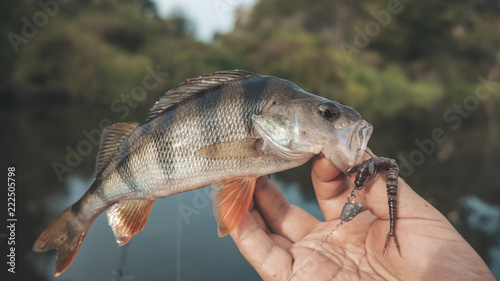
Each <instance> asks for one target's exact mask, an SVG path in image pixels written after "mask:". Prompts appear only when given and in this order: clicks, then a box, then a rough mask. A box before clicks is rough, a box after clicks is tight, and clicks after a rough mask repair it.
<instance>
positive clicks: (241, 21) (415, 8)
mask: <svg viewBox="0 0 500 281" xmlns="http://www.w3.org/2000/svg"><path fill="white" fill-rule="evenodd" d="M0 7H1V9H0V18H1V21H0V30H1V34H2V38H3V39H2V43H1V44H0V116H1V120H2V121H1V122H0V126H1V131H2V137H1V138H0V144H1V147H2V156H1V158H0V161H1V163H2V166H1V167H2V169H3V171H4V173H5V174H7V167H10V166H14V167H15V168H16V176H15V177H16V186H17V189H16V217H17V218H18V221H17V223H16V274H15V275H13V274H10V273H7V271H6V270H2V272H1V273H0V276H2V278H1V279H2V280H65V281H66V280H67V281H69V280H75V281H76V280H200V279H203V280H233V279H235V278H237V279H238V280H258V279H259V277H258V275H257V274H256V273H255V271H254V270H253V269H252V268H251V267H250V266H249V265H248V264H247V263H246V261H245V260H244V258H243V257H242V256H241V255H240V254H239V252H238V250H237V248H236V247H235V245H234V243H233V242H232V241H231V239H230V238H228V237H225V238H223V239H219V238H217V234H216V222H215V219H214V218H213V215H212V212H211V208H212V206H211V203H210V202H209V199H208V197H207V194H208V192H209V189H202V190H199V191H196V192H189V193H185V194H180V195H176V196H172V197H170V198H166V199H161V200H157V201H156V203H155V205H154V207H153V210H152V212H151V217H150V219H149V222H148V224H147V226H146V228H145V230H144V231H142V232H141V233H139V234H138V235H136V236H135V237H134V239H132V240H131V242H130V243H129V244H127V246H125V247H118V246H117V245H116V243H115V242H114V238H113V234H112V231H111V229H110V228H109V226H107V223H106V220H105V216H100V217H99V218H98V219H97V220H96V222H95V223H94V225H93V226H92V228H91V229H90V232H89V234H88V236H87V238H86V239H85V242H84V243H83V244H82V247H81V249H80V252H79V253H78V255H77V256H76V258H75V260H74V262H73V264H72V265H71V266H70V267H69V269H68V270H67V271H66V272H65V273H63V274H62V275H61V276H60V277H58V278H57V279H54V278H53V277H52V274H53V272H54V264H55V255H54V253H53V252H51V253H43V254H42V253H34V252H32V251H31V247H32V245H33V243H34V241H35V239H36V238H37V237H38V235H39V234H40V233H41V232H42V231H43V229H44V228H45V227H46V226H47V225H48V224H49V223H50V222H52V221H53V220H54V219H55V217H56V216H57V215H58V214H59V213H60V212H61V211H62V210H64V209H65V208H66V207H67V206H69V205H70V204H72V203H73V202H75V201H76V200H77V199H78V198H79V197H80V196H81V195H82V194H83V193H84V192H85V191H86V190H87V188H88V187H89V186H90V184H91V182H92V175H93V173H94V163H95V156H96V154H97V149H98V143H99V141H98V139H99V136H100V133H101V132H102V129H103V128H104V127H105V126H107V125H109V124H110V123H111V122H142V121H143V120H145V117H146V115H147V112H148V110H149V108H150V107H151V106H152V105H153V103H154V102H155V101H156V100H157V99H158V97H159V96H160V95H162V93H163V92H165V91H166V90H168V89H170V88H172V87H174V86H176V85H177V84H178V83H180V82H181V81H183V80H184V79H186V78H190V77H196V76H199V75H201V74H204V73H209V72H213V71H218V70H228V69H246V70H250V71H254V72H257V73H260V74H265V75H273V76H278V77H281V78H285V79H288V80H290V81H292V82H294V83H295V84H297V85H298V86H299V87H301V88H303V89H304V90H306V91H309V92H311V93H314V94H317V95H321V96H324V97H327V98H329V99H333V100H337V101H340V102H342V103H345V104H348V105H350V106H352V107H353V108H355V109H356V110H357V111H358V112H360V113H361V115H362V116H364V118H365V119H366V120H367V121H369V122H370V123H372V124H373V125H374V128H375V130H374V133H373V136H372V138H371V141H370V147H371V148H372V150H373V151H374V152H375V153H376V154H378V155H380V156H386V157H390V158H395V159H396V160H397V161H398V163H399V164H400V166H401V176H402V177H403V178H404V179H405V180H406V181H407V182H408V183H409V184H410V185H411V186H412V187H413V188H414V189H415V190H416V191H417V192H418V193H419V194H420V195H421V196H422V197H424V198H425V199H427V200H428V201H429V202H430V203H431V204H433V205H434V206H435V207H436V208H438V209H439V210H440V211H441V212H442V213H443V214H444V215H445V216H446V217H447V218H448V219H449V220H450V221H451V222H452V223H453V225H454V226H455V227H456V228H457V229H458V231H459V232H460V233H461V234H462V235H463V236H464V237H465V238H466V239H467V241H468V242H469V243H470V244H471V245H472V246H473V247H474V248H475V249H476V251H477V252H478V253H479V254H480V255H481V256H482V258H483V259H484V260H485V261H486V263H487V264H488V265H489V266H490V268H491V269H492V270H493V271H494V273H495V274H496V277H497V278H500V238H499V237H500V180H499V177H498V174H497V173H498V172H499V171H500V132H499V130H500V107H499V105H500V32H499V27H500V2H499V1H497V0H458V1H442V0H439V1H436V0H432V1H431V0H421V1H410V0H408V1H407V0H399V1H398V0H387V1H366V0H365V1H356V0H353V1H334V0H316V1H301V0H286V1H285V0H248V1H244V0H206V1H201V0H198V1H196V0H193V1H180V0H179V1H169V0H161V1H160V0H157V1H151V0H121V1H118V0H108V1H100V0H86V1H83V0H82V1H71V0H41V1H38V2H37V1H28V0H18V1H3V2H2V3H1V4H0ZM309 173H310V165H309V164H307V165H304V166H303V167H300V168H297V169H294V170H293V171H292V172H283V173H279V174H277V175H275V176H273V179H275V180H276V181H278V182H279V184H280V187H281V188H282V190H283V192H284V193H285V195H286V196H287V198H289V200H290V201H291V202H292V203H295V204H298V205H300V206H301V207H303V208H305V209H306V210H308V211H310V212H312V213H313V214H314V215H315V216H317V217H318V218H322V217H321V213H320V211H319V209H318V207H317V204H316V202H315V198H314V194H313V191H312V187H311V183H310V174H309ZM2 190H5V191H2V198H4V194H6V193H7V191H6V187H5V189H2ZM5 201H6V200H5ZM2 208H5V210H2V211H1V212H0V213H1V214H2V216H5V214H6V209H7V206H6V205H4V204H3V203H2ZM1 221H2V222H6V219H4V218H2V220H1ZM2 224H3V223H2ZM7 236H8V230H7V229H6V228H5V227H2V228H0V247H1V253H2V258H1V259H2V261H3V260H4V259H6V255H4V253H7ZM400 239H403V238H400ZM2 264H4V265H5V264H6V262H2ZM3 276H5V278H4V277H3Z"/></svg>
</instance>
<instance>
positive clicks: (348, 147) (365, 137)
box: [339, 120, 373, 171]
mask: <svg viewBox="0 0 500 281" xmlns="http://www.w3.org/2000/svg"><path fill="white" fill-rule="evenodd" d="M372 132H373V126H372V125H371V124H370V123H368V122H366V121H365V120H360V121H359V122H357V123H355V124H353V125H351V126H347V127H345V128H343V129H342V130H341V132H340V138H339V142H340V147H342V148H343V150H344V151H343V154H344V156H345V158H346V160H347V161H345V165H343V166H344V167H339V168H340V169H342V170H343V171H347V169H349V168H350V167H352V166H354V165H357V164H359V163H361V159H362V155H363V153H365V151H366V148H367V145H368V141H369V140H370V136H371V135H372Z"/></svg>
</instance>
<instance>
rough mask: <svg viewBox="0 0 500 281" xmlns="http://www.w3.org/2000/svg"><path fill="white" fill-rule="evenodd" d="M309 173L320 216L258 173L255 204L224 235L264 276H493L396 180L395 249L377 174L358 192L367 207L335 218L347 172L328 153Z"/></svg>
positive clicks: (346, 185)
mask: <svg viewBox="0 0 500 281" xmlns="http://www.w3.org/2000/svg"><path fill="white" fill-rule="evenodd" d="M312 180H313V185H314V189H315V192H316V196H317V199H318V204H319V206H320V208H321V211H322V213H323V216H324V218H325V222H320V221H319V220H317V219H316V218H315V217H313V216H312V215H311V214H309V213H307V212H305V211H304V210H302V209H300V208H299V207H297V206H294V205H291V204H289V203H288V201H287V200H286V199H285V198H284V196H283V194H282V193H281V192H280V191H279V189H278V188H277V187H276V185H275V184H274V183H273V182H272V181H271V180H269V179H268V178H267V177H264V178H260V179H259V181H258V183H257V188H256V191H255V196H254V208H253V209H252V208H251V211H250V212H249V213H247V214H246V215H245V217H244V218H243V220H242V222H241V223H240V225H239V226H238V228H237V229H236V230H234V231H233V232H231V237H232V238H233V240H234V241H235V243H236V244H237V246H238V248H239V249H240V251H241V253H242V254H243V255H244V256H245V258H246V259H247V260H248V262H249V263H250V264H251V265H252V266H253V267H254V268H255V269H256V270H257V272H258V273H259V275H260V276H261V277H262V278H263V279H264V280H289V279H290V278H291V277H292V278H291V280H346V279H347V280H351V279H356V280H438V279H440V280H448V279H451V278H453V280H495V279H494V277H493V276H492V274H491V272H490V271H489V270H488V268H487V267H486V265H485V264H484V262H483V261H482V260H481V258H480V257H479V256H478V255H477V253H476V252H475V251H474V250H473V249H472V248H471V247H470V245H469V244H467V242H466V241H465V240H463V238H462V237H461V236H460V235H459V234H458V233H457V232H456V230H455V229H454V228H453V226H451V224H449V222H448V221H447V220H446V219H445V218H444V217H443V216H442V215H441V214H440V213H439V212H438V211H437V210H435V209H434V208H433V207H432V206H430V205H429V204H428V203H427V202H426V201H425V200H423V199H422V198H420V197H419V196H418V195H417V194H416V193H414V192H413V190H411V188H410V187H409V186H408V185H406V184H405V183H404V182H403V181H402V180H400V181H399V190H398V191H399V199H398V204H399V206H398V220H397V227H396V234H397V235H398V238H399V243H400V246H401V252H402V255H401V256H400V255H399V253H398V251H397V249H396V247H395V245H394V242H393V241H392V240H391V242H390V243H389V247H388V249H387V252H386V253H385V254H383V252H382V251H383V246H384V242H385V238H386V234H387V232H388V231H389V220H388V207H387V197H386V194H385V181H384V179H383V178H381V177H377V178H376V179H375V180H374V181H372V182H373V183H370V184H369V185H368V186H367V187H365V189H363V190H362V191H360V192H357V199H356V200H357V202H360V203H362V204H363V205H364V206H365V207H366V208H365V209H364V210H363V211H362V212H361V213H359V214H358V215H357V216H356V217H355V218H354V219H353V220H352V221H350V222H347V223H345V224H343V225H342V226H340V227H339V228H338V229H337V230H335V231H334V232H333V233H332V235H331V236H330V237H329V238H328V239H327V240H326V241H325V243H324V244H323V245H322V246H321V247H320V248H319V250H318V251H317V252H315V253H314V254H313V255H312V256H311V254H312V253H313V252H314V251H315V249H317V248H318V246H319V245H321V243H322V241H323V240H324V239H325V238H326V237H327V235H328V234H329V233H330V232H331V231H332V230H333V229H334V228H335V227H336V225H337V224H338V222H339V215H340V213H341V210H342V207H343V206H344V204H345V203H346V202H347V195H348V194H349V193H350V191H351V187H350V186H351V185H350V183H349V181H348V178H347V177H346V176H345V175H343V174H341V173H340V171H339V170H338V169H336V168H335V166H333V164H332V163H331V162H330V161H328V160H327V159H319V158H318V159H315V161H314V163H313V172H312Z"/></svg>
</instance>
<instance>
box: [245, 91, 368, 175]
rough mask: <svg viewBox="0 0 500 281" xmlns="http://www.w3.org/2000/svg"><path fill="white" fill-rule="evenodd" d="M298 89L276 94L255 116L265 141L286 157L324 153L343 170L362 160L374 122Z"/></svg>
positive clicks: (344, 106)
mask: <svg viewBox="0 0 500 281" xmlns="http://www.w3.org/2000/svg"><path fill="white" fill-rule="evenodd" d="M297 88H298V87H297ZM295 91H299V92H300V93H296V92H294V94H289V95H277V97H276V98H275V100H274V101H272V102H270V103H271V106H266V107H264V109H263V111H262V114H259V115H254V116H253V117H252V119H253V124H254V127H255V129H256V130H257V132H258V133H259V134H260V135H261V136H262V137H263V139H264V143H265V144H267V145H268V146H269V147H270V148H271V149H272V150H273V152H274V153H275V154H277V155H279V156H281V157H284V158H287V159H297V160H298V159H305V158H308V157H309V158H310V157H312V155H314V154H319V153H323V154H324V155H325V157H326V158H328V159H330V160H331V161H332V162H333V163H334V164H335V165H336V166H337V167H338V168H339V169H341V170H342V171H343V172H346V171H347V170H348V169H349V168H350V167H352V166H353V165H356V164H358V163H359V162H361V155H362V154H363V153H364V151H365V150H366V147H367V143H368V140H369V139H370V136H371V134H372V131H373V127H372V125H371V124H370V123H368V122H366V121H365V120H363V118H362V117H361V115H360V114H359V113H358V112H356V110H354V109H353V108H351V107H349V106H347V105H344V104H341V103H339V102H336V101H332V100H328V99H325V98H322V97H319V96H315V95H312V94H309V93H307V92H305V91H303V90H301V89H300V88H298V89H296V90H295Z"/></svg>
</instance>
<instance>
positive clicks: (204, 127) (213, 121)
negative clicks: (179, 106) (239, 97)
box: [195, 86, 227, 144]
mask: <svg viewBox="0 0 500 281" xmlns="http://www.w3.org/2000/svg"><path fill="white" fill-rule="evenodd" d="M224 91H227V88H225V87H221V86H218V87H216V88H213V89H210V90H209V91H208V92H207V91H203V92H201V93H199V94H198V97H197V99H196V102H197V103H196V110H197V115H196V116H195V118H196V120H197V121H198V122H199V125H200V127H201V128H200V129H201V130H200V132H202V138H203V140H202V143H203V144H208V143H214V142H220V138H221V136H220V135H219V131H220V130H218V127H219V122H220V118H221V116H220V110H224V109H221V108H219V107H218V104H219V100H220V98H221V95H222V94H223V93H224Z"/></svg>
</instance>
